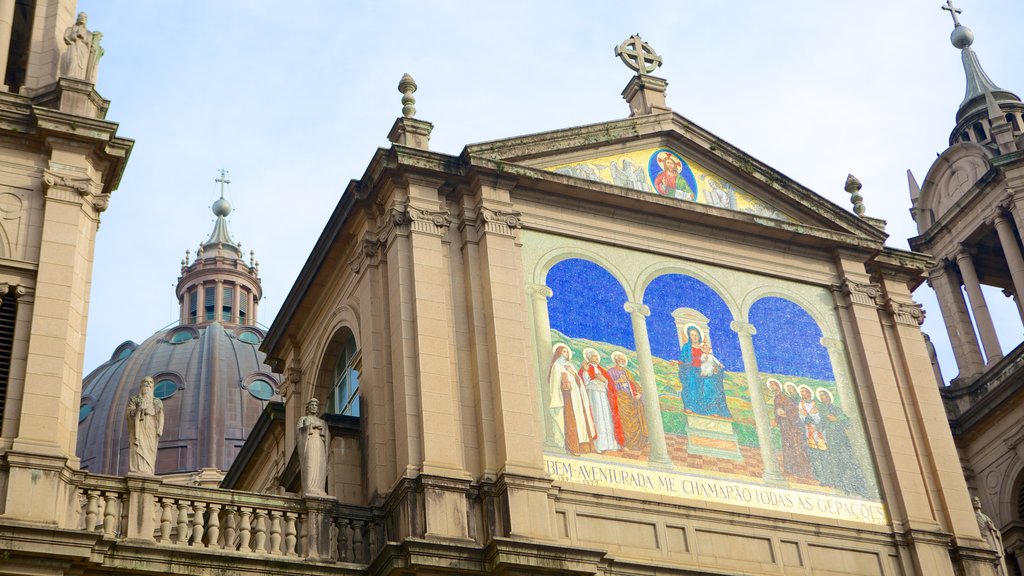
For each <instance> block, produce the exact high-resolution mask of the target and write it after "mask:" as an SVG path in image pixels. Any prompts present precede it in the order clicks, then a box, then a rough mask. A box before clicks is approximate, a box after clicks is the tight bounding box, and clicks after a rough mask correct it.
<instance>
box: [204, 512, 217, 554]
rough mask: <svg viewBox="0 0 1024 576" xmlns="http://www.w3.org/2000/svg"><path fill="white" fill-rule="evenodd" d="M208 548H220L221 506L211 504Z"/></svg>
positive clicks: (207, 538)
mask: <svg viewBox="0 0 1024 576" xmlns="http://www.w3.org/2000/svg"><path fill="white" fill-rule="evenodd" d="M206 547H207V548H220V504H210V512H209V514H208V515H207V517H206Z"/></svg>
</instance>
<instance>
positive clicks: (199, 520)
mask: <svg viewBox="0 0 1024 576" xmlns="http://www.w3.org/2000/svg"><path fill="white" fill-rule="evenodd" d="M192 510H193V514H192V545H193V546H202V545H203V534H204V533H205V532H206V522H205V518H204V516H205V513H206V504H203V503H202V502H196V503H195V504H193V505H192Z"/></svg>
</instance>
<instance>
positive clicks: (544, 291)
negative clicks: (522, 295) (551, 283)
mask: <svg viewBox="0 0 1024 576" xmlns="http://www.w3.org/2000/svg"><path fill="white" fill-rule="evenodd" d="M526 294H527V295H528V296H530V297H532V298H535V299H537V300H547V299H548V298H551V296H552V295H554V292H552V291H551V288H548V287H547V286H545V285H544V284H530V285H528V286H527V287H526Z"/></svg>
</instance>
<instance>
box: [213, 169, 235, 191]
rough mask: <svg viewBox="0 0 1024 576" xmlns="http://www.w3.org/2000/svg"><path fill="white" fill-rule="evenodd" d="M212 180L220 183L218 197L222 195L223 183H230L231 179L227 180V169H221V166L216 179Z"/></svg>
mask: <svg viewBox="0 0 1024 576" xmlns="http://www.w3.org/2000/svg"><path fill="white" fill-rule="evenodd" d="M214 182H218V183H220V197H221V198H223V197H224V185H225V184H231V180H228V171H227V170H225V169H223V168H221V169H220V176H218V177H217V179H216V180H214Z"/></svg>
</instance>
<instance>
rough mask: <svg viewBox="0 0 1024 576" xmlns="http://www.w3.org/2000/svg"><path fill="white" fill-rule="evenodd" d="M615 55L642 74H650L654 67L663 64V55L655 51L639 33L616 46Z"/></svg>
mask: <svg viewBox="0 0 1024 576" xmlns="http://www.w3.org/2000/svg"><path fill="white" fill-rule="evenodd" d="M615 55H616V56H618V57H619V58H620V59H621V60H622V63H623V64H625V65H626V66H628V67H629V68H630V69H631V70H635V71H636V72H638V73H640V74H650V73H651V72H654V69H655V68H657V67H658V66H661V56H658V55H657V54H656V53H655V52H654V48H651V45H650V44H648V43H647V42H644V41H643V39H641V38H640V35H639V34H633V35H632V36H630V37H629V38H627V39H626V41H625V42H623V43H622V44H619V45H618V46H616V47H615Z"/></svg>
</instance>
